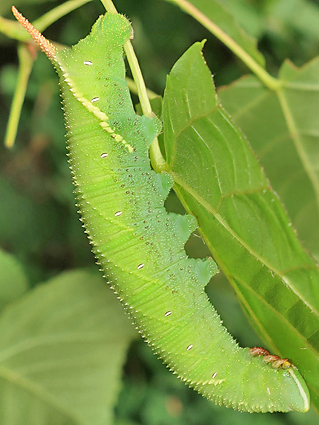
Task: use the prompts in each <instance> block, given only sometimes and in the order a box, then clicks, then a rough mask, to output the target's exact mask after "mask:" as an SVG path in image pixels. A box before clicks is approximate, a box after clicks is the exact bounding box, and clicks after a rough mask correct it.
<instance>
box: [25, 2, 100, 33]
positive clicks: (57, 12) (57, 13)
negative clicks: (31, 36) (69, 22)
mask: <svg viewBox="0 0 319 425" xmlns="http://www.w3.org/2000/svg"><path fill="white" fill-rule="evenodd" d="M90 1H92V0H69V1H66V2H65V3H62V4H61V5H60V6H57V7H55V8H54V9H52V10H50V11H49V12H47V13H45V14H44V15H43V16H41V18H38V19H36V20H35V21H34V22H33V26H34V27H35V28H36V29H37V30H38V31H40V32H43V31H44V30H45V29H46V28H48V27H49V26H50V25H51V24H53V22H56V21H57V20H59V19H60V18H62V17H63V16H65V15H67V14H68V13H70V12H72V11H73V10H75V9H78V8H79V7H81V6H83V5H84V4H86V3H89V2H90Z"/></svg>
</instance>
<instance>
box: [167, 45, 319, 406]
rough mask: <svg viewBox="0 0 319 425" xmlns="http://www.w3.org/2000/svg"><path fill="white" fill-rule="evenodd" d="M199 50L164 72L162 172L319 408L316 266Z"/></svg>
mask: <svg viewBox="0 0 319 425" xmlns="http://www.w3.org/2000/svg"><path fill="white" fill-rule="evenodd" d="M201 47H202V45H201V44H200V43H196V44H195V45H193V46H192V47H191V48H190V49H189V50H188V51H187V52H186V53H185V54H184V55H183V56H182V58H181V59H180V60H179V61H178V62H177V63H176V65H175V66H174V67H173V70H172V72H171V74H170V76H169V77H168V81H167V87H166V91H165V95H164V138H165V149H166V159H167V162H168V165H169V172H170V173H171V175H172V177H173V178H174V181H175V190H176V192H177V194H178V196H179V198H180V199H181V201H182V203H183V205H184V207H185V208H186V210H187V211H190V212H192V214H194V215H195V216H196V217H197V219H198V223H199V226H200V231H201V233H202V234H203V237H204V239H205V241H206V243H207V245H208V247H209V248H210V250H211V252H212V253H213V256H214V258H215V260H216V261H217V263H218V264H219V266H220V267H221V269H222V270H223V271H224V273H225V274H226V276H227V277H228V279H229V280H230V282H231V283H232V284H233V286H234V288H235V290H236V293H237V295H238V297H239V300H240V301H241V303H242V305H243V307H244V309H245V310H246V312H247V315H248V317H249V318H251V319H253V320H254V322H255V326H256V327H258V329H259V333H260V334H261V335H262V337H263V339H264V341H266V343H267V346H268V347H269V348H271V349H272V350H273V351H275V353H277V354H279V355H281V356H284V357H288V358H290V359H291V360H292V361H293V363H295V364H296V365H297V367H298V368H299V369H300V371H301V373H302V374H303V376H304V378H305V379H306V380H307V382H308V384H309V387H310V389H311V391H312V400H313V402H315V403H317V405H319V366H318V356H319V272H318V268H317V266H316V264H315V262H314V261H313V259H312V258H311V257H310V256H308V254H307V253H306V252H305V251H304V250H303V248H302V247H301V245H300V243H299V241H298V240H297V238H296V235H295V233H294V230H293V229H292V227H291V225H290V222H289V220H288V218H287V216H286V214H285V211H284V209H283V208H282V206H281V204H280V202H279V200H278V197H277V196H276V194H275V193H274V192H273V191H272V189H271V187H270V185H269V182H268V180H267V179H266V177H265V176H264V174H263V171H262V170H261V168H260V166H259V164H258V162H257V160H256V158H255V156H254V154H253V152H252V151H251V149H250V147H249V145H248V144H247V141H246V139H245V137H244V136H243V134H242V133H241V131H240V130H239V129H238V127H237V126H236V125H235V124H234V123H233V121H232V120H231V118H230V117H229V115H228V114H227V113H226V112H225V111H224V109H223V108H222V107H221V106H220V104H219V100H218V98H217V97H216V95H215V89H214V85H213V82H212V78H211V73H210V71H209V69H208V68H207V67H206V65H205V62H204V60H203V57H202V55H201ZM255 125H256V127H257V128H258V124H256V122H255ZM268 125H269V124H268Z"/></svg>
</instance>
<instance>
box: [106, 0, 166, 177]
mask: <svg viewBox="0 0 319 425" xmlns="http://www.w3.org/2000/svg"><path fill="white" fill-rule="evenodd" d="M101 3H102V4H103V6H104V7H105V9H106V10H107V11H109V12H111V13H117V10H116V8H115V6H114V4H113V2H112V0H101ZM124 50H125V54H126V57H127V61H128V64H129V67H130V69H131V72H132V76H133V79H134V82H135V84H136V89H137V94H138V97H139V100H140V103H141V108H142V111H143V114H144V115H146V116H148V117H151V116H152V115H153V112H152V107H151V104H150V101H149V98H148V95H147V89H146V86H145V82H144V78H143V75H142V72H141V68H140V66H139V63H138V60H137V57H136V55H135V52H134V49H133V46H132V43H131V41H130V40H128V41H127V42H126V43H125V45H124ZM150 157H151V163H152V167H153V168H154V170H155V171H157V172H161V171H163V170H165V169H166V162H165V160H164V158H163V156H162V153H161V150H160V148H159V144H158V139H157V137H156V138H155V139H154V140H153V142H152V144H151V146H150Z"/></svg>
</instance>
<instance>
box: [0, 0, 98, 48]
mask: <svg viewBox="0 0 319 425" xmlns="http://www.w3.org/2000/svg"><path fill="white" fill-rule="evenodd" d="M90 1H92V0H70V1H66V2H65V3H63V4H61V5H60V6H57V7H55V8H54V9H52V10H50V11H49V12H47V13H45V14H44V15H43V16H41V18H38V19H36V20H35V21H34V22H33V26H34V27H35V28H36V29H37V30H38V31H40V32H43V31H44V30H45V29H46V28H48V27H49V26H50V25H51V24H53V22H56V21H57V20H58V19H60V18H62V16H65V15H67V14H68V13H70V12H72V11H73V10H75V9H77V8H78V7H80V6H82V5H84V4H86V3H88V2H90ZM0 32H2V33H3V34H5V35H6V36H7V37H10V38H13V39H15V40H19V41H24V42H28V41H30V40H31V36H30V34H29V33H28V32H27V31H26V30H25V29H24V28H22V26H21V25H20V24H19V23H18V22H15V21H13V20H12V19H5V18H2V17H1V16H0Z"/></svg>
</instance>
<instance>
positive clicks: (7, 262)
mask: <svg viewBox="0 0 319 425" xmlns="http://www.w3.org/2000/svg"><path fill="white" fill-rule="evenodd" d="M27 290H28V281H27V278H26V275H25V273H24V271H23V269H22V266H21V265H20V263H19V262H18V261H17V260H16V259H15V257H14V256H13V255H11V254H8V253H7V252H5V251H2V250H1V249H0V312H1V311H2V310H3V308H4V307H5V306H6V305H7V304H10V303H11V302H12V301H14V300H16V299H18V298H20V297H21V296H22V295H23V294H24V293H25V292H26V291H27Z"/></svg>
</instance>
